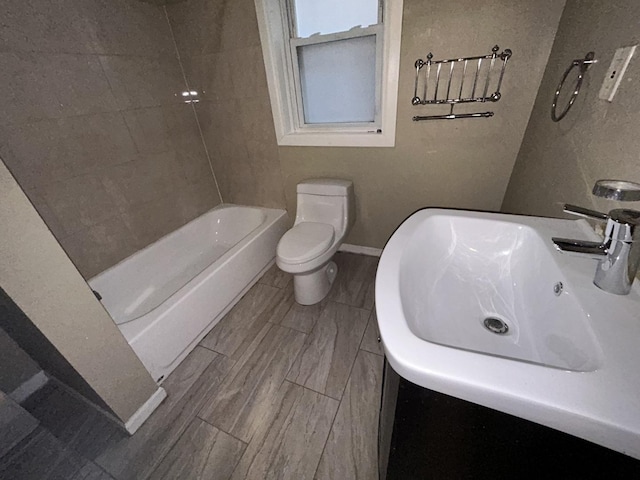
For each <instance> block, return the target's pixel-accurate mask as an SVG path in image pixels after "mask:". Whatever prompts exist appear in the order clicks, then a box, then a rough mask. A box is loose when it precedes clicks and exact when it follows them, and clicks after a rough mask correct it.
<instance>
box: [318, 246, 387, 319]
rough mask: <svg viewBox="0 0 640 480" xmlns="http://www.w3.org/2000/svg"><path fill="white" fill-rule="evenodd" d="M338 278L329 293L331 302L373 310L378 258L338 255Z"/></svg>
mask: <svg viewBox="0 0 640 480" xmlns="http://www.w3.org/2000/svg"><path fill="white" fill-rule="evenodd" d="M334 260H335V262H336V264H337V265H338V277H337V278H336V281H335V284H334V285H333V288H332V289H331V292H329V297H330V298H331V300H334V301H336V302H340V303H345V304H347V305H352V306H354V307H361V308H367V309H371V308H373V292H372V290H371V289H372V288H373V287H372V284H373V282H374V281H375V273H376V268H377V266H378V258H377V257H370V256H366V255H355V254H353V253H340V252H339V253H337V254H336V255H335V257H334Z"/></svg>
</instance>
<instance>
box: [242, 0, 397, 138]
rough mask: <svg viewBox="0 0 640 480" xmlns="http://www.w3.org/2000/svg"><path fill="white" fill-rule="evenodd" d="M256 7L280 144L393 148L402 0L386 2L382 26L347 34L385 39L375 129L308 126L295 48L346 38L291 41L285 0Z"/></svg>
mask: <svg viewBox="0 0 640 480" xmlns="http://www.w3.org/2000/svg"><path fill="white" fill-rule="evenodd" d="M255 5H256V12H257V16H258V27H259V30H260V41H261V43H262V53H263V57H264V63H265V68H266V74H267V83H268V86H269V97H270V100H271V109H272V113H273V120H274V125H275V130H276V137H277V140H278V145H298V146H336V147H337V146H340V147H393V146H395V137H396V115H397V104H398V76H399V70H400V69H399V66H400V39H401V34H402V5H403V0H385V1H384V2H383V5H382V10H383V11H382V17H383V23H382V25H378V26H373V27H366V28H361V29H358V30H357V32H354V31H352V32H351V33H350V34H349V35H348V38H351V37H353V36H354V35H357V36H361V35H374V34H375V35H380V34H382V42H379V41H376V50H377V55H376V57H377V58H376V61H377V62H378V61H382V68H381V69H377V71H378V72H381V74H380V75H379V77H380V78H377V79H376V97H377V98H376V122H375V124H376V127H374V128H372V127H371V124H344V123H341V124H304V114H303V112H302V102H301V98H300V89H299V88H298V86H299V78H298V75H299V72H298V69H297V64H295V63H296V61H295V58H296V57H297V56H296V55H292V50H291V49H294V48H296V47H297V46H299V45H307V44H311V43H319V41H327V40H328V39H336V40H337V39H341V38H345V36H344V34H330V35H317V36H313V37H309V38H304V39H293V40H291V39H290V33H289V32H290V30H289V29H290V25H289V18H290V17H289V12H288V11H287V8H288V7H287V1H286V0H255ZM377 40H378V39H377ZM378 106H379V110H378Z"/></svg>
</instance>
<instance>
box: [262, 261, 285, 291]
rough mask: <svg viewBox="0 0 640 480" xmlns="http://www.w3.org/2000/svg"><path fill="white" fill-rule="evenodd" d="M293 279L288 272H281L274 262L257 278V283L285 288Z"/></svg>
mask: <svg viewBox="0 0 640 480" xmlns="http://www.w3.org/2000/svg"><path fill="white" fill-rule="evenodd" d="M292 281H293V276H292V275H291V274H290V273H287V272H283V271H282V270H280V269H279V268H278V266H277V265H276V264H273V265H272V266H271V268H270V269H269V270H267V271H266V272H265V274H264V275H263V276H262V278H260V280H258V282H259V283H264V284H265V285H271V286H273V287H278V288H285V287H287V286H288V285H289V284H290V283H291V282H292Z"/></svg>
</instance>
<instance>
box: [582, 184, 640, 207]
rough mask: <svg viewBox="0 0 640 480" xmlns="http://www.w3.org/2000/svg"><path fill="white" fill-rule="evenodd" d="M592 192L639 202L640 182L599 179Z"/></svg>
mask: <svg viewBox="0 0 640 480" xmlns="http://www.w3.org/2000/svg"><path fill="white" fill-rule="evenodd" d="M592 193H593V194H594V195H595V196H597V197H602V198H608V199H610V200H618V201H621V202H637V201H638V200H640V184H638V183H635V182H627V181H626V180H598V181H597V182H596V184H595V185H594V186H593V192H592Z"/></svg>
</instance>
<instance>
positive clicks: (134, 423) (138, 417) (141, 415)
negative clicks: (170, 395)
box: [124, 387, 167, 435]
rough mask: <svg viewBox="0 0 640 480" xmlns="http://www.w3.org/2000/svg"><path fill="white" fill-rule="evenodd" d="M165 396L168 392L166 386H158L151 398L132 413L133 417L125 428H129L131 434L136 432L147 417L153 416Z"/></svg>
mask: <svg viewBox="0 0 640 480" xmlns="http://www.w3.org/2000/svg"><path fill="white" fill-rule="evenodd" d="M165 398H167V392H166V391H165V389H164V388H162V387H158V389H157V390H156V391H155V392H154V394H153V395H151V396H150V397H149V399H148V400H147V401H146V402H144V403H143V404H142V406H141V407H140V408H139V409H138V410H136V413H134V414H133V415H131V418H129V420H127V421H126V423H125V424H124V428H126V429H127V432H129V433H130V434H131V435H133V434H134V433H136V431H137V430H138V429H139V428H140V427H141V426H142V424H143V423H144V422H145V421H146V420H147V418H149V417H150V416H151V414H152V413H153V412H154V411H155V409H156V408H158V406H159V405H160V404H161V403H162V401H163V400H164V399H165Z"/></svg>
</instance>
